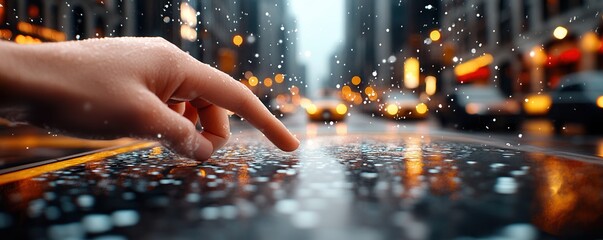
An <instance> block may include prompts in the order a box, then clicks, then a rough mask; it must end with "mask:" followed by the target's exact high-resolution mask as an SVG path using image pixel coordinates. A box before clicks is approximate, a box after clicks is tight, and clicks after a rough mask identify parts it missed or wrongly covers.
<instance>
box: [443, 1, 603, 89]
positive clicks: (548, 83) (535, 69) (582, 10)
mask: <svg viewBox="0 0 603 240" xmlns="http://www.w3.org/2000/svg"><path fill="white" fill-rule="evenodd" d="M442 6H443V8H444V10H443V11H442V38H443V39H444V44H443V47H444V52H445V53H447V54H443V55H442V61H443V62H445V63H446V64H447V68H446V69H447V70H445V71H444V75H445V80H446V83H447V84H448V87H449V88H450V87H452V86H454V85H456V84H468V83H469V84H470V83H476V84H492V85H495V86H497V87H499V88H500V90H501V91H502V92H503V93H505V94H506V95H507V96H511V97H517V98H519V99H522V98H523V96H524V95H526V94H530V93H539V92H547V91H549V90H550V89H552V88H555V87H556V86H557V85H558V83H559V79H560V78H561V77H562V76H564V75H567V74H569V73H573V72H577V71H585V70H593V69H601V68H603V62H602V59H603V58H602V56H603V55H602V54H603V49H602V48H601V31H600V29H599V28H600V27H601V26H602V20H603V19H602V18H601V15H600V13H601V11H602V10H603V1H600V0H475V1H459V0H443V1H442Z"/></svg>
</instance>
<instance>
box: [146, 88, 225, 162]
mask: <svg viewBox="0 0 603 240" xmlns="http://www.w3.org/2000/svg"><path fill="white" fill-rule="evenodd" d="M149 95H150V96H148V97H147V98H146V99H147V100H146V101H148V102H149V103H150V106H152V110H150V111H152V116H148V117H145V118H143V119H142V120H141V121H143V122H141V123H140V124H139V127H138V128H137V129H138V132H136V134H137V135H139V136H140V137H144V138H151V139H155V140H159V141H161V142H162V143H164V144H165V145H166V146H167V147H169V148H170V149H172V150H174V151H175V152H176V153H178V154H180V155H183V156H186V157H190V158H195V159H197V160H205V159H208V158H209V157H210V156H211V154H212V153H213V151H214V149H213V144H212V143H211V141H210V140H208V139H207V138H205V137H204V136H203V135H201V134H199V132H197V130H196V129H195V126H194V124H193V123H191V121H189V120H188V119H187V118H185V117H184V116H182V115H180V114H178V113H177V112H175V111H173V110H172V109H170V108H169V107H168V106H167V105H166V104H164V103H163V102H161V100H159V99H158V98H157V97H156V96H155V95H152V93H149Z"/></svg>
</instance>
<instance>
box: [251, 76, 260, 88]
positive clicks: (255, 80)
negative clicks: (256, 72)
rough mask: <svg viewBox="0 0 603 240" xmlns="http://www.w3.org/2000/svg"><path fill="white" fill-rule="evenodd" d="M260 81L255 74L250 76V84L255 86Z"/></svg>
mask: <svg viewBox="0 0 603 240" xmlns="http://www.w3.org/2000/svg"><path fill="white" fill-rule="evenodd" d="M259 82H260V80H259V79H258V78H257V77H255V76H253V77H250V78H249V86H252V87H255V86H257V85H258V83H259Z"/></svg>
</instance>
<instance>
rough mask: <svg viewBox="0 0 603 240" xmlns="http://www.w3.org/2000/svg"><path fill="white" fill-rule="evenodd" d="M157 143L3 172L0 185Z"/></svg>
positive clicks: (140, 144) (152, 145)
mask: <svg viewBox="0 0 603 240" xmlns="http://www.w3.org/2000/svg"><path fill="white" fill-rule="evenodd" d="M157 145H158V143H156V142H143V143H138V144H134V145H130V146H125V147H120V148H116V149H110V150H106V151H102V152H97V153H93V154H90V155H85V156H82V157H77V158H73V159H69V160H65V161H59V162H56V163H51V164H46V165H42V166H39V167H34V168H28V169H25V170H21V171H16V172H11V173H7V174H3V175H0V185H2V184H5V183H9V182H15V181H19V180H24V179H27V178H31V177H35V176H38V175H40V174H44V173H47V172H52V171H56V170H59V169H63V168H67V167H71V166H75V165H79V164H82V163H86V162H90V161H99V160H103V159H105V158H108V157H112V156H115V155H117V154H121V153H125V152H131V151H135V150H140V149H145V148H150V147H154V146H157Z"/></svg>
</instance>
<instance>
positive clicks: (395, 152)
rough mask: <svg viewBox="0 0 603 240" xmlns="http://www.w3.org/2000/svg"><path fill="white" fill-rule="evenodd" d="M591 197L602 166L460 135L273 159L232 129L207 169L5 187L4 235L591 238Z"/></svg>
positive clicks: (143, 160) (390, 138)
mask: <svg viewBox="0 0 603 240" xmlns="http://www.w3.org/2000/svg"><path fill="white" fill-rule="evenodd" d="M338 131H343V130H342V129H340V130H338ZM601 189H603V166H601V165H597V164H592V163H587V162H581V161H575V160H569V159H563V158H560V157H554V156H548V155H544V154H538V153H530V152H522V151H520V150H516V149H502V148H498V147H494V146H488V145H483V144H479V143H476V142H472V141H470V140H468V141H466V142H464V141H451V140H450V139H442V138H441V137H438V138H430V137H428V136H421V135H409V134H406V135H402V134H396V135H393V134H392V135H385V136H378V135H360V134H347V135H341V136H337V135H335V136H315V137H307V138H306V139H304V140H303V141H302V147H301V149H300V150H298V151H296V152H294V153H283V152H280V151H278V150H276V149H275V148H273V147H272V146H271V145H269V144H267V143H266V142H264V140H263V138H261V137H259V136H256V135H252V136H242V135H238V136H237V137H236V140H234V141H232V142H231V143H230V144H229V145H227V146H226V147H225V148H224V149H222V150H220V151H219V152H218V153H217V154H216V155H215V156H214V158H213V159H211V160H209V161H207V162H205V163H197V162H195V161H191V160H186V159H179V158H177V157H175V156H174V155H172V154H171V153H170V152H168V151H166V150H164V149H163V148H160V147H155V148H151V149H144V150H140V151H135V152H129V153H123V154H120V155H117V156H114V157H109V158H107V159H104V160H100V161H91V162H87V163H84V164H80V165H77V166H73V167H70V168H66V169H62V170H58V171H53V172H48V173H45V174H42V175H39V176H36V177H33V178H28V179H24V180H19V181H15V182H11V183H7V184H4V185H1V186H0V207H1V208H0V234H1V236H10V238H34V239H66V238H72V239H78V238H101V237H114V238H111V239H126V238H131V237H136V238H141V239H168V238H169V239H174V238H203V239H450V238H475V237H480V238H482V237H500V238H507V239H543V238H544V239H551V238H601V237H603V230H602V229H601V228H600V226H603V204H601V203H603V194H602V193H601Z"/></svg>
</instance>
